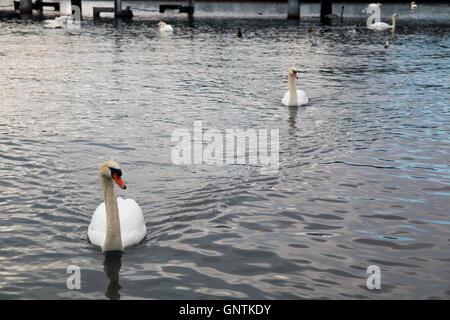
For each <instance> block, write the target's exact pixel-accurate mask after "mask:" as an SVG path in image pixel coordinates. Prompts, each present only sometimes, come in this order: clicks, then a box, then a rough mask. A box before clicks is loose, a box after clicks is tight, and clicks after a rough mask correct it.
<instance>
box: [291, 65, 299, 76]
mask: <svg viewBox="0 0 450 320" xmlns="http://www.w3.org/2000/svg"><path fill="white" fill-rule="evenodd" d="M298 72H299V71H298V70H297V69H296V68H295V67H291V68H289V76H290V77H294V78H295V79H298V76H297V73H298Z"/></svg>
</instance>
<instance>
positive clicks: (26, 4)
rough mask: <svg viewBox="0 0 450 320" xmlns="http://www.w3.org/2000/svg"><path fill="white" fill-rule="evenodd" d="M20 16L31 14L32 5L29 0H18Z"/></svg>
mask: <svg viewBox="0 0 450 320" xmlns="http://www.w3.org/2000/svg"><path fill="white" fill-rule="evenodd" d="M20 14H24V15H32V14H33V5H32V3H31V0H20Z"/></svg>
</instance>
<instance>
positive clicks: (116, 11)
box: [114, 0, 122, 18]
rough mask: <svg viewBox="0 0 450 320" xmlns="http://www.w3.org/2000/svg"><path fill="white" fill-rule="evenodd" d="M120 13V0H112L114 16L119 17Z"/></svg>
mask: <svg viewBox="0 0 450 320" xmlns="http://www.w3.org/2000/svg"><path fill="white" fill-rule="evenodd" d="M121 13H122V0H114V17H116V18H117V17H120V15H121Z"/></svg>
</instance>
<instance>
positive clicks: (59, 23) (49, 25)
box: [43, 16, 71, 29]
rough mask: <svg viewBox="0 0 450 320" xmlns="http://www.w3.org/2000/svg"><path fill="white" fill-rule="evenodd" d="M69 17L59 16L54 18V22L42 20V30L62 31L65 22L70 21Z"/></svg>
mask: <svg viewBox="0 0 450 320" xmlns="http://www.w3.org/2000/svg"><path fill="white" fill-rule="evenodd" d="M70 18H71V17H70V16H61V17H56V18H55V19H54V20H44V21H43V23H44V28H45V29H64V28H65V25H64V24H66V23H67V21H68V20H69V19H70Z"/></svg>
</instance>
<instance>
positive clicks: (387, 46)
mask: <svg viewBox="0 0 450 320" xmlns="http://www.w3.org/2000/svg"><path fill="white" fill-rule="evenodd" d="M387 48H389V39H386V42H385V43H384V49H387Z"/></svg>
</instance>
